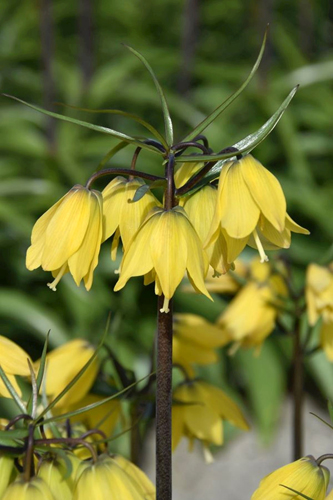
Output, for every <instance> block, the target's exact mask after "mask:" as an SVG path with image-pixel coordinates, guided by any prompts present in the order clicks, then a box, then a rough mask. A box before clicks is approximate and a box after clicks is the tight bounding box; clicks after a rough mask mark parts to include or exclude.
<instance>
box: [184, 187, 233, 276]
mask: <svg viewBox="0 0 333 500" xmlns="http://www.w3.org/2000/svg"><path fill="white" fill-rule="evenodd" d="M216 203H217V189H216V188H215V187H214V186H210V185H208V186H205V187H203V188H202V189H200V190H199V191H197V192H196V193H194V194H193V195H191V196H189V197H187V198H185V202H184V210H185V212H186V213H187V215H188V218H189V219H190V221H191V223H192V224H193V227H194V229H195V230H196V232H197V233H198V235H199V238H200V239H201V241H202V243H203V244H204V243H205V242H206V240H207V236H208V232H209V228H210V225H211V221H212V219H213V216H214V212H215V206H216ZM206 252H207V255H208V259H209V263H210V265H211V266H212V268H213V269H214V275H215V276H216V275H219V274H225V273H226V272H227V271H228V270H229V269H233V268H234V265H233V264H228V263H227V243H226V240H225V238H224V236H223V234H222V231H220V233H219V235H218V237H217V239H216V240H215V241H214V243H212V244H211V245H210V246H209V247H207V248H206Z"/></svg>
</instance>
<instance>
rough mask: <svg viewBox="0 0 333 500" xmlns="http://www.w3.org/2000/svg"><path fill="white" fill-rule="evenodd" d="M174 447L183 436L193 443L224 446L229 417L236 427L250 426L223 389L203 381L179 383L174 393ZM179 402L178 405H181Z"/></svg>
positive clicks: (246, 428)
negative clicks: (199, 442) (226, 422)
mask: <svg viewBox="0 0 333 500" xmlns="http://www.w3.org/2000/svg"><path fill="white" fill-rule="evenodd" d="M173 399H174V404H173V405H172V448H173V450H175V449H176V447H177V445H178V443H179V441H180V440H181V438H182V436H186V437H187V438H188V439H189V440H190V443H192V442H193V440H194V439H199V440H200V441H203V443H204V444H205V445H208V444H209V443H212V444H215V445H221V444H222V443H223V423H222V420H228V421H229V422H231V423H232V424H233V425H235V426H236V427H239V428H240V429H243V430H248V429H249V426H248V424H247V422H246V420H245V418H244V416H243V414H242V412H241V410H240V409H239V407H238V406H237V404H236V403H235V402H234V401H233V400H232V399H231V398H230V397H229V396H227V395H226V394H225V393H224V392H223V391H222V390H221V389H218V388H217V387H214V386H213V385H210V384H207V383H206V382H202V381H200V380H192V381H189V382H185V383H183V384H181V385H180V386H178V387H177V388H176V389H175V391H174V394H173ZM177 403H178V404H177Z"/></svg>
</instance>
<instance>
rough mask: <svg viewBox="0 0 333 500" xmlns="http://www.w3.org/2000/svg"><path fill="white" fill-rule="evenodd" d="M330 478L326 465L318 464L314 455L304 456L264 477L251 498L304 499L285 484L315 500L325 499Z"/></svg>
mask: <svg viewBox="0 0 333 500" xmlns="http://www.w3.org/2000/svg"><path fill="white" fill-rule="evenodd" d="M329 479H330V473H329V470H328V469H327V468H326V467H323V466H319V465H317V463H316V461H315V459H314V458H313V457H312V456H307V457H303V458H300V459H299V460H296V462H292V463H291V464H288V465H285V466H284V467H281V468H280V469H277V470H276V471H274V472H272V473H271V474H269V475H268V476H266V477H264V479H262V480H261V482H260V485H259V488H258V489H257V490H256V491H255V492H254V493H253V495H252V497H251V500H291V499H293V500H302V498H303V497H301V496H300V495H297V494H296V493H294V492H292V491H290V490H288V489H287V488H284V486H288V487H289V488H292V489H293V490H296V491H299V492H300V493H303V495H306V496H308V497H310V498H313V499H314V500H324V499H325V495H326V490H327V486H328V482H329ZM282 485H283V486H282Z"/></svg>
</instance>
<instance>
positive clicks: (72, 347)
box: [36, 339, 99, 408]
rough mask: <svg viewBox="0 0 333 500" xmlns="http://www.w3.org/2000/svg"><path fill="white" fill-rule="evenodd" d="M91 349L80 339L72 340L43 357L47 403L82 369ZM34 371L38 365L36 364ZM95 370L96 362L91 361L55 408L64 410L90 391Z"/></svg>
mask: <svg viewBox="0 0 333 500" xmlns="http://www.w3.org/2000/svg"><path fill="white" fill-rule="evenodd" d="M94 352H95V348H94V347H93V346H92V345H91V344H89V342H88V341H87V340H84V339H74V340H71V341H69V342H67V343H66V344H64V345H62V346H60V347H58V348H56V349H53V350H52V351H51V352H50V353H48V354H47V356H46V373H45V391H46V394H47V396H48V397H49V398H50V399H53V398H55V397H56V396H58V394H59V393H60V392H61V391H63V390H64V389H65V387H66V386H67V385H68V384H69V383H70V382H71V381H72V380H73V378H74V377H75V376H76V375H77V374H78V373H79V371H80V370H81V369H82V368H83V367H84V365H85V364H86V363H87V362H88V361H89V359H90V358H91V357H92V356H93V354H94ZM36 366H37V368H38V366H39V362H37V363H36ZM98 369H99V360H98V358H95V359H94V360H93V361H92V362H91V364H90V365H89V366H88V368H87V369H86V371H85V372H84V373H83V375H82V376H81V377H80V378H79V379H78V381H77V382H76V383H75V385H74V386H73V387H71V389H69V391H68V392H67V393H66V394H65V395H64V396H63V398H62V399H60V401H59V402H58V403H57V405H56V407H57V408H64V407H67V406H68V405H73V404H75V403H76V402H78V401H80V400H81V399H82V398H83V397H84V396H85V395H86V394H87V393H88V392H89V390H90V388H91V386H92V384H93V383H94V381H95V379H96V376H97V372H98Z"/></svg>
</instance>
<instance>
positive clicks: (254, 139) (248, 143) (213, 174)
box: [176, 86, 298, 194]
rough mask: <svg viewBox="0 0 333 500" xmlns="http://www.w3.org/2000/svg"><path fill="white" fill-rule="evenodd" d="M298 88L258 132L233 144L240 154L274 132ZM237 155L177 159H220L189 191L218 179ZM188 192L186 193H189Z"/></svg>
mask: <svg viewBox="0 0 333 500" xmlns="http://www.w3.org/2000/svg"><path fill="white" fill-rule="evenodd" d="M297 89H298V86H297V87H295V88H294V89H293V90H292V91H291V92H290V94H289V95H288V97H287V98H286V99H285V100H284V101H283V103H282V104H281V106H280V107H279V109H278V110H277V111H276V112H275V113H274V114H273V115H272V116H271V117H270V119H269V120H267V122H266V123H265V124H264V125H263V126H262V127H261V128H260V129H259V130H257V131H256V132H254V133H253V134H250V135H248V136H247V137H245V138H244V139H242V140H241V141H239V142H237V143H236V144H233V147H234V148H237V149H238V152H239V153H240V154H248V153H250V152H251V151H252V150H253V149H254V148H256V147H257V146H258V145H259V144H260V143H261V142H262V141H263V140H264V139H266V137H267V136H268V135H269V134H270V133H271V132H272V130H273V129H274V128H275V127H276V125H277V124H278V122H279V121H280V119H281V117H282V115H283V113H284V112H285V111H286V109H287V107H288V105H289V104H290V101H291V100H292V98H293V97H294V95H295V94H296V92H297ZM232 157H235V153H234V152H233V153H225V154H222V155H218V154H217V155H209V156H208V155H197V156H181V157H179V158H176V161H179V162H187V161H190V162H192V161H212V160H214V159H215V160H220V161H218V162H217V163H216V164H215V165H214V166H213V167H212V168H211V169H210V171H209V172H208V173H207V174H206V175H205V177H204V178H203V179H201V181H200V182H198V184H197V185H196V186H195V187H194V188H193V190H191V191H189V192H194V191H197V189H199V188H200V187H201V186H203V185H205V184H208V183H209V182H211V181H212V180H214V179H216V178H217V177H218V176H219V175H220V172H221V169H222V167H223V165H224V163H225V162H226V161H227V160H228V159H230V158H232ZM189 192H187V193H186V194H188V193H189Z"/></svg>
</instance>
